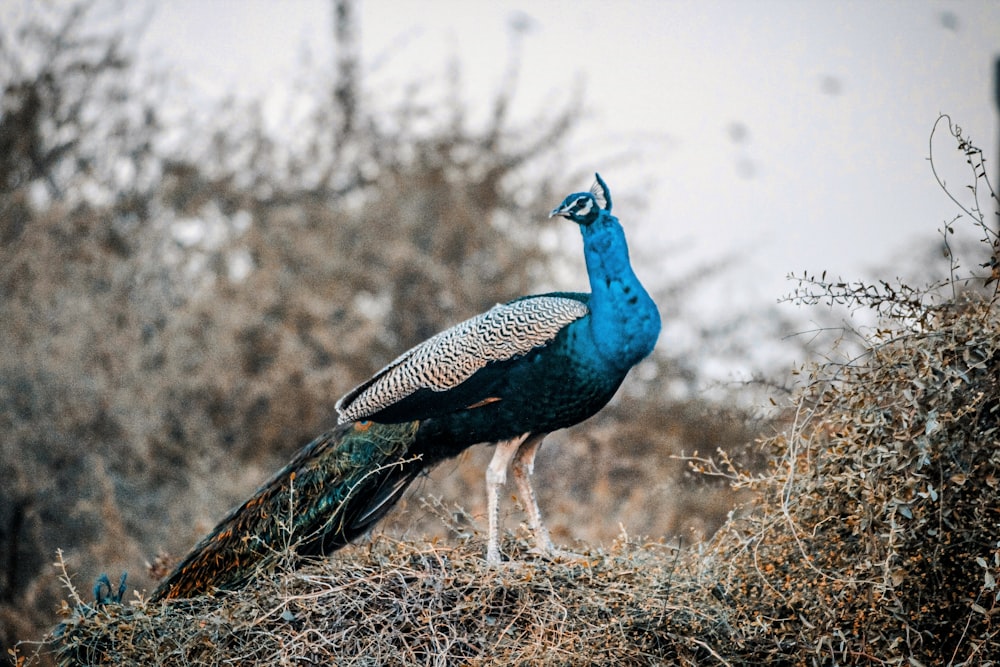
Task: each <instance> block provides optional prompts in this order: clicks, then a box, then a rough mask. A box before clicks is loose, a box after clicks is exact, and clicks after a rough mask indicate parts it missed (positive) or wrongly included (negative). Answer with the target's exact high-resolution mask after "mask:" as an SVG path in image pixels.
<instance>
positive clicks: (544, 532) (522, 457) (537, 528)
mask: <svg viewBox="0 0 1000 667" xmlns="http://www.w3.org/2000/svg"><path fill="white" fill-rule="evenodd" d="M546 435H547V434H546V433H541V434H534V435H532V436H531V437H529V438H526V439H525V441H524V442H523V443H522V444H521V446H520V448H518V450H517V455H516V456H515V457H514V463H513V464H512V465H511V470H512V471H513V473H514V482H515V483H516V484H517V488H518V490H519V491H520V492H521V502H522V503H523V504H524V509H525V510H526V511H527V512H528V523H529V524H530V526H531V532H532V533H534V535H535V548H534V551H536V552H538V553H539V554H541V555H542V556H543V557H545V558H549V559H555V560H577V559H580V558H583V556H581V555H580V554H578V553H574V552H572V551H566V550H565V549H557V548H556V547H555V546H554V545H553V544H552V537H551V536H550V535H549V529H548V528H546V527H545V524H543V523H542V513H541V511H540V510H539V509H538V498H537V497H536V496H535V487H534V485H533V484H532V483H531V475H532V473H534V471H535V455H536V454H538V448H539V447H540V446H541V445H542V440H543V439H544V438H545V436H546Z"/></svg>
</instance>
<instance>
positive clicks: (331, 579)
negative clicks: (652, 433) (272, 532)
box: [54, 297, 1000, 665]
mask: <svg viewBox="0 0 1000 667" xmlns="http://www.w3.org/2000/svg"><path fill="white" fill-rule="evenodd" d="M812 380H813V381H812V382H810V383H809V384H807V385H806V387H805V388H804V389H803V391H802V392H801V394H800V396H799V398H798V413H797V415H798V417H797V419H796V420H795V421H794V422H793V423H792V424H791V426H790V427H789V428H788V429H787V430H786V431H785V432H784V433H782V434H780V435H778V436H776V437H774V438H771V439H769V440H767V441H766V442H764V443H763V444H764V446H765V448H766V449H767V450H768V451H770V452H772V453H773V455H774V459H773V460H774V462H775V463H774V466H773V468H772V470H771V471H770V472H768V473H767V474H764V475H760V476H750V475H747V474H744V473H741V472H739V471H736V470H730V469H726V468H717V470H719V471H720V472H725V473H727V474H731V475H732V476H733V477H734V479H735V480H736V482H737V484H738V485H749V486H752V487H753V488H755V490H756V491H757V492H758V494H759V499H760V500H759V502H758V503H757V504H756V506H755V507H754V508H753V511H751V512H748V513H746V514H745V515H743V516H739V517H734V518H732V519H731V520H730V521H728V522H727V523H726V524H725V525H724V526H723V528H722V529H721V530H720V531H719V532H718V533H717V534H716V536H715V537H714V538H713V539H712V540H711V541H710V542H707V543H704V544H701V545H698V546H697V547H695V548H688V549H684V550H681V551H677V550H675V549H673V548H670V547H667V546H665V545H663V544H659V543H653V544H651V543H639V542H635V541H630V540H626V539H620V540H618V541H617V542H615V543H614V544H613V545H612V546H611V547H609V548H608V549H607V550H600V549H594V550H592V551H590V552H589V553H587V554H586V555H585V556H584V557H582V558H580V559H579V560H575V561H569V562H565V563H550V562H546V561H540V560H538V559H536V558H535V557H533V556H532V555H531V554H530V553H529V552H528V551H527V547H526V544H525V541H524V540H523V538H522V536H519V537H517V538H513V537H509V538H508V540H507V543H506V545H505V549H506V551H507V553H508V554H510V555H511V556H512V558H513V559H514V560H515V561H516V563H515V564H514V565H509V566H506V567H503V568H501V569H499V570H491V569H488V568H486V567H485V565H484V563H483V545H482V542H481V540H480V539H478V538H476V537H469V538H466V539H460V540H456V541H453V542H451V543H443V542H441V543H426V542H420V543H407V542H400V541H393V540H389V539H379V540H376V541H375V542H374V543H373V544H371V545H369V546H360V547H353V548H351V549H349V550H347V551H345V552H343V553H341V554H338V555H337V556H336V557H334V558H331V559H329V560H327V561H324V562H319V563H316V564H313V565H310V566H308V567H306V568H303V569H301V570H298V571H279V572H276V573H273V574H271V575H266V574H264V573H262V576H260V577H259V578H258V579H257V580H256V581H255V582H254V583H253V584H252V585H251V586H250V587H248V588H247V589H245V590H243V591H240V592H237V593H234V594H231V595H227V596H219V597H217V598H212V597H203V598H197V599H193V600H188V601H181V602H176V603H170V604H164V605H162V606H154V605H148V604H146V603H144V602H143V601H142V600H141V599H140V600H138V601H136V602H135V603H134V604H133V605H132V606H120V605H108V606H105V607H102V608H101V609H100V610H99V611H97V612H96V613H95V614H92V615H89V616H87V615H81V614H76V615H74V616H73V617H72V619H71V620H70V621H69V623H68V625H67V629H66V632H65V634H64V636H63V637H62V639H61V640H60V641H59V642H58V643H55V644H54V648H55V649H56V650H57V651H58V658H59V660H60V662H61V664H67V665H68V664H129V663H135V664H171V665H173V664H194V663H197V664H208V665H215V664H232V663H241V664H302V663H305V664H321V663H327V662H330V661H334V662H336V664H350V665H355V664H356V665H375V664H379V665H391V664H399V665H402V664H442V665H443V664H610V663H615V664H689V665H695V664H723V665H744V664H780V665H813V664H851V665H897V664H904V665H932V664H952V665H973V664H975V665H987V664H993V662H994V661H996V660H997V659H998V657H1000V635H998V631H997V627H996V626H995V624H994V622H993V618H994V616H995V613H996V609H997V608H998V607H997V589H996V576H997V573H998V569H1000V529H998V523H997V517H996V508H997V507H998V506H1000V490H998V489H1000V450H998V448H997V447H996V435H997V433H998V432H1000V431H998V428H1000V419H998V415H1000V400H998V397H1000V314H998V313H997V312H996V309H995V307H994V306H993V304H992V303H991V302H988V301H985V300H981V299H978V298H972V297H968V298H960V299H959V300H958V302H956V303H953V304H951V305H946V306H942V307H939V308H935V309H933V310H932V316H931V317H929V318H927V321H926V324H925V325H923V326H921V327H919V328H918V329H917V330H911V331H909V332H906V333H904V334H901V335H897V336H896V337H894V338H893V339H892V340H889V341H885V342H884V343H883V344H882V345H880V346H876V347H875V348H873V349H872V351H871V353H870V354H869V355H868V356H867V357H866V358H865V359H864V360H863V361H859V362H858V363H856V364H854V365H849V366H839V367H834V366H826V367H823V368H820V369H817V371H816V373H815V374H814V375H813V377H812ZM696 465H702V464H701V463H696ZM577 548H579V545H578V546H577Z"/></svg>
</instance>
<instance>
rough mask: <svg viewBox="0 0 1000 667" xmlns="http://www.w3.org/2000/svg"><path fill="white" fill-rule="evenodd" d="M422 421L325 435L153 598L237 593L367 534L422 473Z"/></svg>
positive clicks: (230, 518)
mask: <svg viewBox="0 0 1000 667" xmlns="http://www.w3.org/2000/svg"><path fill="white" fill-rule="evenodd" d="M418 425H419V424H418V422H407V423H403V424H377V423H374V422H354V423H348V424H342V425H340V426H337V427H336V428H335V429H333V430H332V431H329V432H327V433H324V434H323V435H321V436H320V437H318V438H316V439H315V440H313V441H312V442H310V443H309V444H308V445H306V446H305V447H303V448H302V449H301V450H299V452H298V453H297V454H296V455H295V458H294V459H292V461H291V462H290V463H289V464H288V465H286V466H285V467H284V468H282V469H281V470H280V471H279V472H278V473H277V474H276V475H274V476H273V477H272V478H271V479H270V480H268V481H267V482H266V483H264V485H263V486H261V487H260V489H258V490H257V492H256V493H254V495H253V496H252V497H251V498H250V499H249V500H247V501H246V502H245V503H243V504H242V505H240V506H239V507H237V508H235V509H234V510H232V511H231V512H230V513H229V514H228V515H227V516H226V517H225V518H224V519H223V520H222V521H221V522H220V523H219V525H217V526H216V527H215V529H214V530H213V531H212V532H211V533H210V534H209V535H208V536H206V537H205V538H204V539H202V540H201V541H200V542H198V544H196V545H195V547H194V548H193V549H192V550H191V552H190V553H189V554H188V555H187V556H186V557H185V558H184V560H183V561H181V562H180V563H179V564H178V565H177V567H176V568H175V569H174V571H173V572H171V573H170V575H168V576H167V577H166V578H164V579H163V580H162V581H161V582H160V584H159V585H158V586H157V588H156V589H155V590H154V591H153V594H152V596H151V600H153V601H155V600H161V599H167V598H181V597H191V596H194V595H199V594H202V593H207V592H209V591H211V590H216V589H219V590H233V589H237V588H240V587H241V586H243V585H245V584H246V582H247V581H248V580H249V579H250V578H251V577H252V576H254V574H255V573H256V572H259V571H260V570H261V569H262V568H266V567H267V566H269V565H271V564H273V563H274V562H277V561H278V560H279V559H280V558H282V556H283V555H287V554H288V553H289V552H294V554H296V555H297V556H311V555H325V554H329V553H331V552H333V551H336V550H337V549H339V548H341V547H343V546H344V545H346V544H347V543H348V542H350V541H351V540H353V539H355V538H357V537H359V536H360V535H362V534H364V533H365V531H367V530H368V529H369V528H370V527H371V526H372V525H374V524H375V522H377V521H378V520H379V519H380V518H382V517H383V516H384V515H385V513H386V512H388V511H389V509H390V508H391V507H392V506H393V505H394V504H395V503H396V502H397V501H398V500H399V498H400V496H402V494H403V491H405V490H406V487H407V486H409V484H410V482H411V481H413V479H414V478H415V477H416V476H417V475H418V474H419V473H420V472H421V470H422V469H423V464H422V462H421V461H420V460H419V457H414V456H410V455H409V452H410V451H411V448H412V446H413V443H414V440H415V437H416V432H417V426H418Z"/></svg>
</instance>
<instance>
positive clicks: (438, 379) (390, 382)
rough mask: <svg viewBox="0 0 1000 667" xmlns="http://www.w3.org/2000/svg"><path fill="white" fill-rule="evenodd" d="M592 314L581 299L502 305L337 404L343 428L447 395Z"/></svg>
mask: <svg viewBox="0 0 1000 667" xmlns="http://www.w3.org/2000/svg"><path fill="white" fill-rule="evenodd" d="M588 312H590V311H589V309H588V308H587V305H586V304H585V303H583V302H582V301H580V300H578V299H573V298H569V297H562V296H536V297H529V298H525V299H518V300H516V301H511V302H509V303H505V304H497V305H496V306H494V307H493V308H491V309H490V310H488V311H486V312H485V313H482V314H481V315H477V316H476V317H473V318H471V319H468V320H466V321H464V322H461V323H459V324H456V325H455V326H453V327H451V328H450V329H446V330H445V331H442V332H441V333H439V334H437V335H436V336H433V337H432V338H429V339H427V340H426V341H424V342H423V343H421V344H420V345H417V346H416V347H413V348H411V349H410V350H408V351H407V352H404V353H403V354H401V355H400V356H399V357H398V358H396V360H395V361H393V362H392V363H390V364H389V365H388V366H386V367H385V368H383V369H382V370H380V371H379V372H378V373H376V374H375V375H374V376H373V377H372V378H371V379H370V380H368V381H367V382H365V383H363V384H361V385H359V386H357V387H355V388H354V389H352V390H351V391H349V392H348V393H347V394H346V395H344V397H343V398H341V399H340V400H339V401H337V406H336V407H337V411H338V413H339V419H338V421H339V423H345V422H349V421H357V420H360V419H365V418H367V417H369V416H370V415H373V414H375V413H377V412H378V411H380V410H383V409H385V408H386V407H389V406H391V405H393V404H394V403H396V402H397V401H400V400H402V399H404V398H406V397H407V396H409V395H411V394H412V393H414V392H415V391H417V390H420V389H430V390H432V391H447V390H449V389H453V388H454V387H457V386H458V385H460V384H461V383H462V382H464V381H466V380H468V379H469V378H470V377H472V375H473V374H475V373H476V371H478V370H480V369H481V368H483V367H485V366H486V365H487V364H490V363H492V362H497V361H506V360H509V359H516V358H517V357H520V356H523V355H525V354H527V353H528V352H530V351H531V350H533V349H535V348H537V347H541V346H543V345H546V344H548V343H549V342H550V341H552V339H554V338H555V337H556V336H557V335H558V334H559V332H560V331H562V329H563V328H564V327H566V326H567V325H569V324H570V323H572V322H574V321H576V320H578V319H580V318H581V317H583V316H584V315H586V314H587V313H588Z"/></svg>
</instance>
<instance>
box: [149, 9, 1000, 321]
mask: <svg viewBox="0 0 1000 667" xmlns="http://www.w3.org/2000/svg"><path fill="white" fill-rule="evenodd" d="M155 7H156V9H155V12H154V13H153V16H152V21H151V25H150V27H149V29H148V31H147V33H146V35H145V37H144V38H143V42H142V48H143V49H144V50H145V53H147V54H149V55H151V56H155V57H158V58H161V59H165V60H166V61H168V62H170V63H172V64H173V67H174V68H175V70H176V72H177V73H178V74H180V75H181V76H182V77H183V78H185V79H186V80H187V81H188V82H189V83H190V85H191V86H192V87H193V88H194V89H195V90H197V91H199V93H200V94H205V95H208V96H213V95H221V94H223V93H225V92H229V91H236V92H238V93H241V94H255V93H258V92H261V91H273V90H274V88H275V83H276V82H279V81H283V80H287V79H289V78H291V77H295V76H297V75H299V74H300V73H301V72H300V70H301V62H302V56H303V54H304V53H308V54H310V56H311V58H312V59H313V61H314V62H328V61H329V59H330V58H331V56H332V53H333V45H332V44H331V41H332V40H331V32H332V30H331V26H332V20H331V10H330V2H329V1H328V0H295V1H285V2H276V1H273V2H272V1H268V0H239V1H236V0H231V1H222V0H215V1H206V0H172V1H171V2H167V3H159V4H158V5H155ZM514 16H519V17H522V18H524V17H526V19H527V22H528V25H529V26H530V29H529V30H528V31H527V32H526V33H525V34H524V37H523V64H522V74H521V85H520V88H519V93H518V99H517V102H518V106H517V107H516V108H515V112H516V115H517V116H518V117H520V118H521V119H522V120H528V119H531V118H534V117H536V116H537V115H538V114H539V112H540V111H542V110H544V109H546V106H547V105H548V104H551V103H553V102H554V103H556V104H557V105H558V103H559V102H560V101H561V99H562V98H563V97H564V96H565V95H567V94H569V93H570V91H572V90H573V87H574V85H575V83H577V82H580V81H581V80H582V82H583V83H584V85H585V89H586V95H585V99H586V102H587V105H588V107H589V109H590V110H591V111H592V114H591V116H590V117H589V119H588V120H587V121H586V123H585V125H584V126H583V128H582V130H581V132H580V133H579V134H578V135H577V138H576V140H575V141H574V142H573V144H572V145H573V149H574V150H573V152H572V153H571V155H570V160H571V161H572V164H571V165H568V168H567V171H569V167H572V168H573V169H574V170H575V169H580V168H584V169H589V170H599V171H601V172H602V175H603V176H604V177H605V179H606V180H607V181H608V182H609V184H610V185H611V188H612V191H613V192H614V193H615V194H616V199H617V200H618V201H619V202H622V203H619V205H618V206H616V210H615V212H616V213H617V214H618V215H619V216H620V217H621V218H622V221H623V223H624V224H625V225H626V227H627V228H628V227H629V226H632V230H631V231H630V234H631V236H632V241H633V243H632V245H633V248H634V249H636V248H637V249H638V254H641V255H642V257H643V260H644V261H646V262H652V263H655V262H656V261H657V257H658V256H660V255H661V254H662V256H663V257H665V258H666V259H663V260H661V261H663V262H665V263H677V264H683V263H685V262H692V263H695V262H699V261H702V260H704V259H707V258H712V257H717V256H719V255H721V254H724V253H726V252H729V251H733V250H736V251H744V250H745V251H746V252H745V253H744V254H745V255H746V261H745V263H741V264H740V265H739V273H738V278H739V280H738V281H737V282H738V284H736V285H729V286H727V288H726V290H724V291H725V292H729V293H730V298H735V299H739V300H741V301H745V300H750V301H753V300H756V299H760V300H761V301H762V302H767V303H773V302H774V300H775V299H776V298H777V297H778V296H780V295H782V294H784V293H786V292H787V291H789V290H790V288H791V285H790V284H789V283H788V282H787V281H785V279H784V276H785V275H786V274H787V273H788V272H790V271H795V272H797V273H801V271H802V270H803V269H809V270H810V271H815V272H817V273H818V272H820V271H822V270H824V269H827V270H829V272H830V273H831V274H842V275H844V276H845V277H860V276H861V275H863V273H864V272H865V271H866V270H867V269H869V268H872V267H879V266H881V267H887V268H884V269H883V270H880V271H879V273H880V275H883V274H884V277H887V278H891V277H893V275H892V272H893V270H894V268H893V263H895V262H898V261H900V257H901V255H903V254H905V253H906V252H907V251H910V250H912V249H913V248H914V244H924V243H927V244H929V243H932V242H933V241H934V240H935V239H936V238H937V234H936V231H935V230H936V228H937V227H938V226H940V225H941V223H942V221H943V220H945V219H950V218H952V217H953V215H954V213H955V212H956V211H955V208H954V206H953V204H951V203H950V202H949V201H948V200H947V199H946V197H945V196H944V194H943V193H941V192H940V191H939V190H938V189H937V187H936V186H935V185H934V182H933V180H932V176H931V173H930V169H929V166H928V163H927V160H926V158H927V156H928V136H929V132H930V129H931V126H932V124H933V123H934V120H935V119H936V118H937V115H938V113H939V112H945V113H949V114H951V116H952V117H953V118H954V119H955V120H956V122H958V124H960V125H961V126H962V127H963V128H964V129H965V130H966V131H967V132H969V133H971V135H972V138H973V139H974V140H976V142H977V143H978V144H979V145H980V147H982V148H983V149H984V150H985V152H986V155H987V156H988V157H989V158H994V159H995V156H997V154H998V151H997V113H996V109H995V107H994V103H993V85H994V84H993V80H992V79H993V61H994V58H995V57H997V56H998V55H1000V2H995V1H989V2H987V1H980V2H973V1H964V2H929V1H926V0H923V1H920V0H907V1H903V0H898V1H893V2H875V1H871V0H866V1H847V2H811V1H806V0H787V1H783V0H771V1H759V0H758V1H755V2H744V1H740V0H731V1H720V0H714V1H698V2H694V1H676V2H667V1H657V0H647V1H639V0H632V1H627V2H608V1H607V0H599V1H598V0H574V1H572V2H571V1H568V0H567V1H555V0H534V1H533V2H524V1H523V0H489V1H486V0H464V1H463V0H444V1H442V0H429V1H426V2H413V1H411V2H385V1H383V2H376V1H368V2H362V16H361V22H360V23H361V39H362V46H363V53H364V59H365V63H364V64H365V65H368V66H371V65H372V64H373V63H376V62H378V63H382V66H381V67H380V68H379V69H378V71H377V72H376V73H375V74H374V75H372V77H371V78H370V79H369V82H374V83H375V84H376V85H377V84H378V82H380V81H388V82H394V83H397V84H399V83H403V82H407V81H411V80H413V78H414V77H440V75H441V73H442V72H443V71H444V67H445V64H446V61H447V59H448V57H449V56H450V55H452V54H458V56H459V58H460V62H461V64H462V68H463V79H464V81H465V82H466V84H467V89H466V98H467V99H468V100H469V102H470V103H471V104H472V105H473V106H474V107H475V106H476V104H477V103H478V102H479V101H488V100H489V99H491V95H492V93H493V92H494V91H495V90H496V89H497V87H498V86H499V85H500V82H501V80H502V73H503V70H504V66H505V63H506V57H507V54H508V53H509V48H510V46H509V45H510V32H509V31H508V24H509V21H510V19H511V18H512V17H514ZM387 54H388V55H387ZM831 87H832V88H833V89H834V90H833V92H831V91H830V88H831ZM368 92H369V93H373V92H377V89H376V91H372V90H369V91H368ZM480 108H481V107H480ZM741 132H742V133H743V135H744V136H743V137H742V139H740V140H737V139H736V138H734V137H738V136H739V134H740V133H741ZM938 145H939V146H940V149H939V150H940V151H941V153H940V159H941V160H943V161H947V162H949V163H950V164H952V165H954V166H955V169H954V170H952V171H949V172H948V173H949V174H950V175H951V176H950V178H951V182H953V183H956V184H957V185H958V186H959V189H960V188H961V186H964V185H965V184H967V183H968V180H967V177H966V175H965V173H964V172H963V171H961V170H960V169H958V168H959V167H962V166H964V165H963V163H962V161H961V159H959V158H958V157H957V153H955V152H954V151H953V144H952V143H951V142H950V141H942V142H940V143H939V144H938ZM636 147H641V150H635V148H636ZM623 148H624V149H626V150H628V151H634V152H635V153H636V154H637V156H638V157H639V159H638V160H637V161H635V162H634V163H632V164H622V163H621V162H620V161H619V160H617V159H615V160H612V158H619V157H620V156H621V154H622V150H623ZM608 162H610V164H607V163H608ZM992 162H993V160H991V163H992ZM996 176H997V171H996V166H995V164H994V165H993V170H992V173H991V177H992V178H994V179H996ZM588 186H589V183H580V189H585V188H586V187H588ZM628 196H633V197H641V198H642V200H643V201H644V202H645V204H646V206H645V207H644V208H639V207H637V206H633V207H632V208H633V210H632V211H631V212H630V211H629V210H628V208H627V206H625V205H623V204H624V203H626V202H627V201H628ZM539 216H540V219H541V218H542V217H543V216H544V212H540V214H539ZM678 244H683V245H682V246H681V247H682V248H683V253H681V254H678V253H677V252H670V253H666V252H664V251H665V250H666V249H667V248H671V247H677V245H678ZM647 266H649V264H647ZM663 271H664V273H665V274H666V275H671V274H673V273H675V272H674V271H673V267H671V266H664V267H663ZM719 298H723V297H722V296H721V295H720V296H719Z"/></svg>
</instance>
